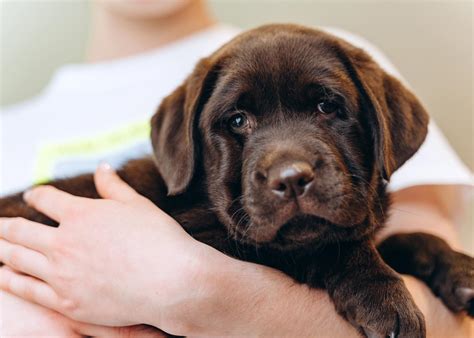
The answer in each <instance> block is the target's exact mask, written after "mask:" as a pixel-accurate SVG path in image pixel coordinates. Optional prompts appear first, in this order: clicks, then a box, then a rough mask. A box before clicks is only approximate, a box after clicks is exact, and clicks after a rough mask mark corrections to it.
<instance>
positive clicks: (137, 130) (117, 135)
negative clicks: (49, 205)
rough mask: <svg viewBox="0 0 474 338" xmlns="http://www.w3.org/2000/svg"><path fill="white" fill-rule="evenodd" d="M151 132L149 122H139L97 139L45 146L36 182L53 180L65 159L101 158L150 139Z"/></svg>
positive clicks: (36, 169) (39, 161)
mask: <svg viewBox="0 0 474 338" xmlns="http://www.w3.org/2000/svg"><path fill="white" fill-rule="evenodd" d="M150 131H151V130H150V122H149V121H146V122H137V123H133V124H130V125H127V126H125V127H122V128H120V129H117V130H113V131H110V132H107V133H104V134H100V135H98V136H95V137H90V138H82V139H76V140H74V141H70V142H67V143H60V144H58V143H51V144H44V145H42V146H41V147H40V149H39V151H38V156H37V160H36V164H35V169H34V182H35V184H41V183H45V182H47V181H49V180H51V179H52V178H53V172H54V166H55V164H56V163H58V162H59V161H60V160H62V159H64V158H71V157H81V156H99V155H100V154H106V153H111V152H114V151H118V150H120V149H122V148H124V147H126V146H127V145H130V144H132V143H134V142H139V141H142V140H146V139H149V137H150Z"/></svg>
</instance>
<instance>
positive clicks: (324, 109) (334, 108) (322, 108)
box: [318, 101, 339, 115]
mask: <svg viewBox="0 0 474 338" xmlns="http://www.w3.org/2000/svg"><path fill="white" fill-rule="evenodd" d="M338 110H339V106H338V105H337V103H334V102H330V101H322V102H319V103H318V111H319V112H321V113H323V114H326V115H330V114H334V113H337V112H338Z"/></svg>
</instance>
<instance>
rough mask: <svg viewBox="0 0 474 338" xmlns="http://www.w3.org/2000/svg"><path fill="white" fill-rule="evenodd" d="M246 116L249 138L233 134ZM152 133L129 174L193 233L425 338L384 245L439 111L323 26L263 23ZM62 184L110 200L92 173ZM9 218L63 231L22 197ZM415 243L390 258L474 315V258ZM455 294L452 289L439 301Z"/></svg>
mask: <svg viewBox="0 0 474 338" xmlns="http://www.w3.org/2000/svg"><path fill="white" fill-rule="evenodd" d="M321 103H323V104H322V105H320V104H321ZM320 107H326V108H325V109H322V108H320ZM334 107H335V108H334ZM321 109H322V111H321ZM236 114H239V115H238V116H239V118H240V117H242V116H243V119H244V120H243V121H246V122H245V125H244V126H245V128H243V127H240V126H239V127H235V125H233V124H232V123H233V122H232V121H234V118H235V116H237V115H236ZM240 121H242V120H240ZM151 123H152V135H151V138H152V144H153V148H154V156H153V160H152V159H150V158H149V159H141V160H135V161H131V162H129V163H128V164H126V165H125V167H124V168H122V169H121V170H120V171H119V175H120V176H121V177H122V178H123V179H125V180H126V181H127V182H128V183H129V184H130V185H132V186H133V187H134V188H135V189H136V190H137V191H138V192H139V193H140V194H143V195H144V196H146V197H148V198H149V199H151V200H152V201H153V202H154V203H156V204H157V205H158V206H160V207H161V208H162V209H164V210H165V211H166V212H168V213H169V214H171V215H172V216H173V217H175V218H176V219H177V220H178V221H179V222H180V224H182V226H183V227H184V228H185V229H186V230H187V231H188V232H189V233H190V234H191V235H192V236H194V237H195V238H197V239H198V240H201V241H203V242H205V243H208V244H210V245H212V246H214V247H216V248H217V249H219V250H221V251H223V252H225V253H227V254H230V255H233V256H235V257H238V258H240V259H245V260H249V261H254V262H258V263H261V264H266V265H269V266H272V267H275V268H278V269H280V270H282V271H284V272H286V273H287V274H288V275H290V276H292V277H293V278H295V279H296V280H297V281H299V282H302V283H307V284H308V285H310V286H312V287H320V288H325V289H327V291H328V292H329V295H330V296H331V298H332V300H333V301H334V304H335V306H336V309H337V311H338V312H339V313H340V314H341V315H342V316H344V317H345V318H346V319H347V320H349V321H350V322H351V323H352V324H353V325H354V326H355V327H356V328H358V329H359V330H360V331H361V332H363V333H365V334H367V335H368V336H374V337H378V336H387V335H390V334H394V335H398V336H401V337H422V336H424V335H425V325H424V320H423V315H422V314H421V312H420V311H419V310H418V309H417V307H416V305H415V304H414V302H413V300H412V298H411V296H410V294H409V293H408V291H407V290H406V288H405V286H404V284H403V282H402V280H401V279H400V277H399V275H398V274H397V273H395V271H393V270H392V269H391V268H390V267H389V266H388V265H386V264H385V263H384V262H383V260H382V258H381V257H380V256H379V254H378V252H377V250H376V249H375V247H374V244H373V235H374V233H375V231H376V230H377V229H379V228H380V227H381V226H382V225H383V224H384V222H385V220H386V215H387V211H388V206H389V197H388V194H387V193H386V190H385V188H386V180H388V179H390V176H391V174H392V173H393V172H394V171H395V170H397V168H399V167H400V166H401V165H402V164H403V163H404V162H405V161H406V160H407V159H408V158H410V157H411V156H412V155H413V154H414V153H415V152H416V151H417V149H418V148H419V147H420V145H421V144H422V142H423V140H424V138H425V135H426V132H427V124H428V115H427V113H426V112H425V110H424V108H423V107H422V105H421V104H420V102H419V101H418V100H417V98H416V97H415V96H414V95H413V94H412V93H411V92H410V91H409V90H407V89H406V88H405V87H404V86H403V85H402V84H401V83H400V82H399V81H398V80H397V79H395V78H393V77H392V76H390V75H388V74H386V73H385V72H384V71H383V70H382V69H381V68H380V67H379V66H378V65H377V64H376V63H375V62H373V61H372V59H371V58H370V57H369V56H368V55H367V54H366V53H365V52H363V51H362V50H360V49H357V48H355V47H353V46H352V45H350V44H348V43H346V42H344V41H342V40H340V39H337V38H335V37H333V36H331V35H328V34H326V33H323V32H320V31H316V30H313V29H309V28H305V27H300V26H294V25H268V26H263V27H260V28H258V29H254V30H251V31H249V32H246V33H244V34H241V35H240V36H238V37H237V38H235V39H234V40H232V41H231V42H229V43H227V44H226V45H224V46H223V47H222V48H220V49H219V50H218V51H216V52H215V53H214V54H212V55H211V56H209V57H208V58H205V59H203V60H201V61H200V62H199V63H198V65H197V66H196V68H195V70H194V72H193V73H192V74H191V75H190V76H189V77H188V79H187V80H186V81H185V82H184V83H183V84H182V85H181V86H180V87H178V88H177V89H176V90H175V91H174V92H173V93H172V94H171V95H169V96H168V97H167V98H165V100H164V101H163V102H162V104H161V105H160V107H159V109H158V112H157V113H156V114H155V115H154V117H153V118H152V122H151ZM50 184H52V185H54V186H56V187H58V188H60V189H63V190H65V191H68V192H71V193H74V194H76V195H81V196H88V197H92V198H98V195H97V193H96V191H95V189H94V185H93V180H92V176H91V175H83V176H80V177H76V178H71V179H66V180H60V181H54V182H51V183H50ZM297 190H298V191H299V193H296V191H297ZM0 215H2V216H22V217H26V218H29V219H35V220H39V221H42V222H46V223H48V224H51V225H55V224H54V222H53V221H51V220H49V219H47V218H46V217H44V216H42V215H40V214H38V213H36V212H35V211H34V210H31V209H29V208H28V207H27V206H26V205H25V204H24V203H23V202H22V200H21V196H20V195H19V194H18V195H15V196H11V197H7V198H4V199H0ZM407 236H410V235H407ZM416 236H417V237H416ZM416 236H415V237H413V238H412V239H410V240H408V241H401V240H397V238H398V237H392V238H391V239H389V240H387V241H385V242H384V243H383V245H382V247H381V248H382V250H381V252H382V253H383V254H384V256H387V260H388V261H389V263H390V264H391V265H392V266H394V267H395V268H397V269H400V270H401V272H404V273H409V274H413V275H415V276H418V277H420V278H423V280H425V281H426V282H427V283H428V284H429V285H430V286H431V287H432V288H433V290H434V291H435V292H436V293H437V294H438V295H439V296H440V297H441V298H442V299H443V300H444V301H445V302H446V304H448V306H450V308H451V309H453V310H455V311H460V310H466V309H467V310H469V311H470V313H471V314H472V289H473V278H472V267H473V261H472V259H471V258H470V257H467V256H465V257H463V258H462V259H458V258H457V257H459V256H458V255H459V254H458V253H455V252H454V251H452V250H451V249H450V248H449V247H448V246H447V245H446V244H445V243H444V242H443V241H442V240H440V239H438V238H433V237H432V236H429V235H424V234H417V235H416ZM420 241H421V242H423V241H426V242H425V243H426V244H427V245H426V246H420V245H419V243H420ZM402 242H403V243H402ZM429 243H431V245H428V244H429ZM415 248H416V249H417V250H419V251H420V252H421V254H422V255H425V256H423V257H424V260H423V264H425V263H426V261H429V262H430V263H431V264H432V266H431V270H429V271H431V272H430V273H431V274H432V273H433V271H435V270H436V269H437V267H438V265H437V264H438V262H439V261H442V262H443V265H442V268H443V273H440V272H438V275H443V276H442V278H441V277H439V278H431V275H430V277H426V276H425V275H422V274H420V273H419V271H420V270H422V269H424V268H425V267H424V265H423V264H421V260H417V259H414V256H413V255H409V254H406V253H409V252H412V251H413V250H414V249H415ZM399 250H403V251H404V252H405V254H404V253H402V252H399ZM410 250H411V251H410ZM401 257H403V258H401ZM440 257H449V258H446V259H445V260H440V259H438V258H440ZM435 258H436V260H435ZM400 259H403V260H404V262H405V263H406V264H401V265H400ZM431 260H432V261H431ZM455 264H461V265H462V267H461V268H456V267H455ZM423 271H425V270H423ZM454 278H456V279H455V281H454V280H453V279H454ZM435 279H436V282H431V281H432V280H435ZM446 285H449V288H450V290H451V291H452V292H450V290H448V291H441V290H442V289H443V287H444V286H446ZM459 288H463V290H464V291H462V292H457V291H456V290H458V289H459ZM443 290H444V289H443ZM453 290H454V291H453ZM466 290H468V291H466ZM469 290H470V291H471V293H469V292H470V291H469ZM466 294H467V296H466ZM469 295H470V296H469Z"/></svg>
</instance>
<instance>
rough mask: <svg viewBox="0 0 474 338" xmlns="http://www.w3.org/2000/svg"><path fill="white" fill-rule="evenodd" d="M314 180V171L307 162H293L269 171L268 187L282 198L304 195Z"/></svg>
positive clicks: (276, 166) (273, 167) (275, 166)
mask: <svg viewBox="0 0 474 338" xmlns="http://www.w3.org/2000/svg"><path fill="white" fill-rule="evenodd" d="M313 179H314V170H313V168H312V166H311V165H310V164H309V163H307V162H303V161H300V162H291V163H282V164H279V165H274V166H272V167H271V168H270V169H269V170H268V176H267V186H268V188H269V189H271V191H272V192H273V193H274V194H275V195H277V196H279V197H281V198H289V197H292V196H295V197H298V196H301V195H303V193H304V192H305V191H306V189H307V188H308V186H309V185H310V184H311V182H312V181H313Z"/></svg>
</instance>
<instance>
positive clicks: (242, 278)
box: [0, 172, 469, 337]
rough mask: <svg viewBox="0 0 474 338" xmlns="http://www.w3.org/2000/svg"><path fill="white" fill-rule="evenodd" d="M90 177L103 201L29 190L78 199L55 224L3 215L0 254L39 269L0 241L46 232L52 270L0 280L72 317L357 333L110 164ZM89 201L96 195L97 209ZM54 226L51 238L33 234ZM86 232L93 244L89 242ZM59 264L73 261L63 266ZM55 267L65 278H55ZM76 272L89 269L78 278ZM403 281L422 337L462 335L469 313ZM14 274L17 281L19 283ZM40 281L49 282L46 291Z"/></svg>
mask: <svg viewBox="0 0 474 338" xmlns="http://www.w3.org/2000/svg"><path fill="white" fill-rule="evenodd" d="M100 175H102V176H100ZM97 183H98V190H99V192H101V194H102V195H103V196H104V195H105V196H104V197H108V199H107V200H106V201H93V200H84V199H81V198H76V197H72V196H70V195H67V194H65V195H64V193H60V194H59V195H57V193H58V192H57V191H54V190H51V189H48V188H41V189H40V190H36V191H35V193H37V196H36V197H41V198H34V196H33V197H32V196H30V198H31V200H30V203H32V202H33V200H35V201H36V200H38V201H39V200H42V201H43V204H44V205H42V204H38V203H36V202H33V206H35V207H38V208H40V209H42V208H44V209H49V208H48V207H47V205H54V206H55V210H56V212H59V211H60V210H61V209H60V203H61V201H63V202H64V201H66V202H71V201H72V200H68V198H74V203H66V204H67V205H76V206H77V205H81V204H82V202H84V203H86V202H87V203H86V204H84V205H82V207H84V209H82V210H81V208H79V209H68V210H67V211H66V210H65V211H64V215H65V216H64V217H66V218H64V219H63V220H61V226H60V227H59V228H58V229H53V228H43V227H41V226H40V225H38V224H26V225H25V226H24V227H21V226H15V227H13V226H11V225H12V224H11V223H10V224H9V225H8V222H7V223H5V222H4V221H2V226H1V234H2V238H4V240H2V246H0V248H1V250H0V254H1V257H0V260H2V261H5V262H6V263H7V264H10V265H13V266H16V267H17V268H18V269H19V270H22V271H25V270H26V271H25V272H28V273H30V274H35V272H36V273H44V272H41V271H28V267H27V266H25V265H24V264H26V262H27V261H28V260H27V259H22V258H21V257H25V256H23V255H24V254H28V253H29V254H31V253H35V252H37V251H35V250H31V251H34V252H30V251H27V250H24V248H23V249H21V247H9V248H7V247H6V245H5V244H8V243H6V242H7V241H8V242H10V244H11V243H20V244H23V245H27V244H28V243H29V241H30V240H33V242H34V243H31V244H30V245H33V246H35V245H38V243H37V242H38V239H39V242H41V241H42V240H43V242H44V241H46V242H48V241H51V242H49V245H47V247H49V248H52V253H50V254H53V256H50V258H49V260H50V261H52V262H54V264H55V265H54V266H53V267H54V268H50V272H51V276H49V277H48V278H46V277H43V278H45V280H46V281H47V282H48V284H45V283H41V282H39V281H36V280H35V281H33V280H25V278H26V277H24V276H22V275H17V274H12V273H6V274H5V273H2V277H1V278H0V287H1V288H2V289H4V290H7V291H10V292H14V293H16V294H19V295H20V296H22V297H25V298H27V299H29V300H31V301H34V302H37V303H40V304H42V305H44V306H48V307H51V308H54V309H56V310H57V311H59V312H61V313H64V314H65V315H67V316H69V317H72V318H73V319H77V320H82V321H88V322H93V323H96V324H101V325H119V326H123V325H131V324H137V323H147V324H150V325H154V326H157V327H160V328H162V329H163V330H165V331H168V332H170V333H175V334H186V335H202V334H206V335H212V334H219V335H224V334H248V335H257V334H262V335H263V334H265V335H276V334H278V335H294V334H296V333H297V334H298V335H302V336H304V335H308V336H309V335H315V334H317V335H320V336H341V337H342V336H344V337H347V336H356V335H357V333H356V332H355V330H354V329H353V328H352V327H351V326H350V325H349V324H348V323H347V322H345V321H344V320H343V319H342V318H341V317H339V316H338V315H337V314H336V312H335V310H334V306H333V305H332V303H331V301H330V300H329V297H328V296H327V294H326V293H325V292H324V291H321V290H314V289H309V288H308V287H306V286H305V285H301V284H297V283H295V282H294V281H293V280H292V279H291V278H289V277H287V276H286V275H284V274H283V273H280V272H278V271H275V270H273V269H270V268H267V267H263V266H260V265H255V264H252V263H247V262H241V261H238V260H235V259H232V258H230V257H227V256H225V255H223V254H222V253H220V252H218V251H216V250H214V249H212V248H210V247H208V246H205V245H204V244H202V243H199V242H196V241H195V240H194V239H192V238H191V237H190V236H188V235H187V234H186V233H185V232H184V231H183V230H182V228H181V227H179V226H178V225H177V224H176V223H175V222H174V221H173V220H172V219H171V218H169V217H168V216H167V215H165V214H163V213H162V212H161V211H159V209H157V208H156V207H155V206H153V205H152V204H151V203H150V202H149V201H147V200H145V199H143V198H141V197H139V196H138V195H136V194H135V193H134V192H133V190H131V189H130V188H129V187H127V186H126V185H124V184H123V183H121V182H120V181H118V178H117V177H116V176H115V175H114V174H113V173H111V172H106V173H104V172H102V173H99V180H98V182H97ZM48 196H49V197H48ZM137 196H138V197H137ZM51 197H52V198H53V199H51ZM112 197H113V198H112ZM97 202H100V203H101V204H100V207H98V208H96V206H97V204H96V203H97ZM103 202H105V203H107V204H104V203H103ZM112 202H114V203H112ZM40 203H41V202H40ZM396 205H397V203H395V210H397V209H398V208H396ZM395 212H396V211H395ZM67 215H69V216H67ZM71 215H72V216H73V217H72V218H69V217H71ZM395 215H396V214H395ZM51 216H53V215H51ZM56 216H59V215H56ZM119 216H120V217H119ZM74 217H76V218H77V219H76V220H75V221H74ZM111 217H112V218H111ZM400 217H401V216H400ZM97 220H100V224H97ZM5 224H7V225H5ZM74 224H75V226H74ZM79 224H80V226H79ZM16 225H19V224H16ZM97 225H100V227H97ZM147 225H150V227H148V226H147ZM136 227H138V228H136ZM22 229H25V230H27V231H24V232H22V231H21V230H22ZM45 229H47V230H45ZM61 229H62V230H63V231H62V232H61V233H60V235H59V236H58V237H57V238H56V239H55V240H51V238H52V237H50V239H49V240H48V239H47V238H48V235H44V237H42V235H40V234H41V233H44V234H46V233H50V234H51V233H52V232H53V231H58V230H59V231H61ZM137 229H139V231H138V230H137ZM27 234H33V236H28V235H27ZM92 238H93V239H94V243H93V244H94V245H89V244H90V242H91V239H92ZM35 243H36V244H35ZM104 248H106V249H107V250H104ZM12 249H14V250H12ZM37 249H38V250H40V248H37ZM68 253H69V254H68ZM72 253H75V254H74V255H72ZM63 254H66V255H63ZM36 256H37V257H41V256H39V255H38V254H36ZM43 256H44V255H43ZM53 257H55V258H53ZM115 262H120V264H114V263H115ZM97 263H99V264H97ZM37 266H39V265H37ZM68 266H74V267H75V269H74V270H71V269H69V270H68V269H67V267H68ZM40 270H41V269H40ZM43 270H44V271H47V270H48V269H47V268H45V269H43ZM63 273H66V274H65V275H64V274H63ZM61 275H62V276H63V277H65V276H66V277H67V278H57V277H58V276H61ZM84 275H87V276H89V277H90V278H87V279H85V278H82V276H84ZM405 281H406V282H407V284H408V288H409V290H410V291H411V292H412V294H413V296H414V298H415V300H417V304H418V306H419V307H420V309H421V310H422V312H423V313H424V314H425V317H426V320H427V324H428V325H427V326H428V327H427V329H428V334H429V335H430V336H438V335H439V336H443V335H442V333H448V332H449V333H450V334H451V333H456V332H457V333H459V335H460V336H462V335H463V334H466V332H467V331H466V330H469V322H468V320H466V319H465V318H463V317H461V316H454V315H452V314H451V313H450V312H449V311H448V310H447V309H445V308H444V306H443V305H442V303H441V302H439V301H438V300H437V299H436V298H435V297H434V296H433V295H432V294H431V292H430V291H429V289H428V288H427V287H426V286H424V285H423V284H421V283H419V282H418V281H416V280H414V279H412V278H409V277H407V278H405ZM30 282H31V283H30ZM22 283H24V284H23V288H18V285H22ZM44 285H46V286H53V287H54V288H51V289H52V291H54V293H52V292H51V290H50V289H47V288H45V287H44ZM46 290H49V291H46ZM71 290H82V292H70V291H71ZM85 290H87V293H85V292H84V291H85ZM104 292H106V293H104ZM48 294H49V295H50V296H48ZM51 295H53V296H52V297H51ZM130 308H133V309H134V311H129V310H128V309H130ZM444 336H446V335H444Z"/></svg>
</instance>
